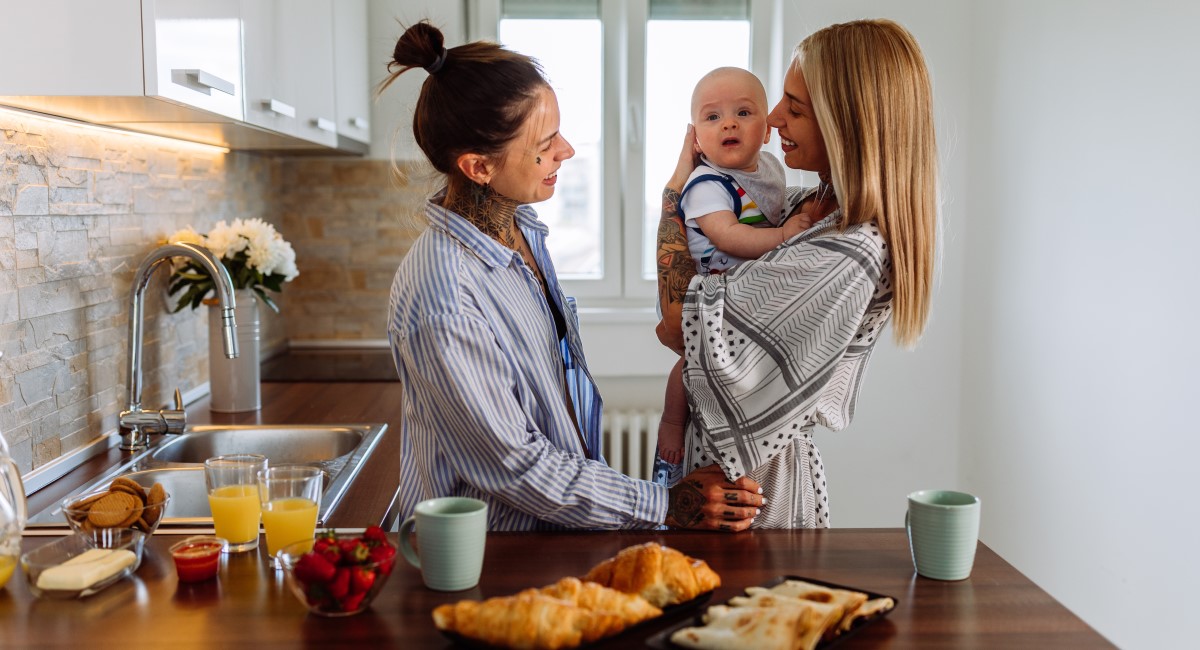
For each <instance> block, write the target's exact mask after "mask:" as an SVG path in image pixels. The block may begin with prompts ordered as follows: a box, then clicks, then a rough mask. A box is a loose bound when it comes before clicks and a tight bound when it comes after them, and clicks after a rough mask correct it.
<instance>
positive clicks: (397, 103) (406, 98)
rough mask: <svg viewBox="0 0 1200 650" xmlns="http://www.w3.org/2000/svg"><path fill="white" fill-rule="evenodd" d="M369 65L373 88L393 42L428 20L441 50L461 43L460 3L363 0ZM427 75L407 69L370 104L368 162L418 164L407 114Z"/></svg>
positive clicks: (418, 152) (383, 75) (382, 75)
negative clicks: (392, 160) (439, 38)
mask: <svg viewBox="0 0 1200 650" xmlns="http://www.w3.org/2000/svg"><path fill="white" fill-rule="evenodd" d="M367 10H368V20H369V21H370V25H369V29H368V38H369V39H370V41H371V43H370V47H369V48H368V59H369V61H368V64H369V65H370V66H371V76H370V79H371V84H372V88H374V87H376V86H377V85H378V84H379V82H380V81H383V79H385V78H386V77H387V75H388V72H387V64H388V61H391V60H392V50H393V49H394V48H395V47H396V39H398V38H400V35H401V34H403V33H404V29H405V28H406V27H408V26H409V25H412V24H413V23H415V22H418V21H420V20H425V19H428V20H429V22H431V23H433V24H434V25H435V26H436V27H438V28H439V29H441V30H442V34H443V35H444V36H445V37H446V47H454V46H456V45H459V44H461V43H462V42H463V34H464V33H465V26H464V25H465V23H464V20H463V8H462V2H459V1H455V2H447V1H446V0H441V1H439V2H433V1H432V0H367ZM427 76H428V75H426V73H425V71H424V70H409V71H408V72H405V73H404V74H402V75H400V78H398V79H397V80H396V81H395V82H394V83H393V84H392V85H391V86H389V87H388V89H387V90H385V91H384V92H383V95H381V96H380V97H378V98H376V99H374V103H373V104H372V105H371V153H370V157H371V158H378V159H383V160H387V159H390V158H392V157H393V154H395V157H396V158H397V159H401V160H423V159H424V156H423V155H422V154H421V150H420V149H419V148H417V145H416V143H415V142H413V137H412V113H413V107H415V106H416V103H417V95H419V94H420V92H421V84H422V83H424V81H425V78H426V77H427Z"/></svg>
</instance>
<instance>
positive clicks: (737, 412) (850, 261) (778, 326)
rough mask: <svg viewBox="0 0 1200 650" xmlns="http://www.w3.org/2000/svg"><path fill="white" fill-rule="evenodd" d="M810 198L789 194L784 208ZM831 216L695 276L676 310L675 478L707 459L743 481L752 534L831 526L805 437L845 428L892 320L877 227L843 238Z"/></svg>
mask: <svg viewBox="0 0 1200 650" xmlns="http://www.w3.org/2000/svg"><path fill="white" fill-rule="evenodd" d="M812 191H813V189H812V188H810V189H808V190H801V189H799V188H789V190H788V205H790V206H794V205H796V204H797V203H798V202H799V201H800V200H802V199H804V198H805V197H807V196H808V195H809V194H810V193H811V192H812ZM840 217H841V212H840V211H837V212H834V213H833V214H831V215H829V216H828V217H827V218H825V219H823V220H822V221H821V222H819V223H817V224H815V225H814V226H813V227H812V228H809V229H808V230H806V231H805V232H803V233H801V234H800V235H797V236H796V237H794V238H793V239H791V240H789V241H788V242H787V243H785V244H784V245H781V246H780V247H779V248H776V249H775V250H772V251H771V252H769V253H767V254H766V255H764V256H762V257H761V258H759V259H757V260H751V261H748V262H745V263H743V264H741V265H739V266H738V267H737V268H735V269H734V270H732V271H730V272H727V273H724V274H719V275H710V276H700V275H697V276H696V277H695V278H693V280H692V284H691V286H690V287H689V290H688V293H687V297H686V298H685V301H684V305H683V331H684V350H685V353H684V358H685V365H684V372H683V379H684V383H685V385H686V386H687V393H688V401H689V403H690V406H691V415H692V417H691V422H690V423H689V426H688V433H687V437H686V439H685V444H684V451H685V456H684V461H683V463H682V467H681V468H680V471H679V472H675V473H674V474H675V476H672V478H673V479H676V480H677V479H678V478H679V477H681V476H682V474H684V473H686V471H691V469H694V468H696V467H700V466H703V465H710V464H714V461H715V463H716V464H719V465H720V466H721V467H722V469H723V470H724V471H725V474H726V475H727V476H728V477H729V478H730V479H731V480H736V479H737V478H739V477H741V476H744V475H749V476H750V477H751V478H754V479H755V480H757V481H758V482H759V483H760V484H762V485H763V493H764V495H765V496H767V497H768V501H767V504H766V505H765V506H764V508H763V509H762V513H761V514H760V515H759V516H758V518H757V519H756V521H755V523H754V526H755V527H769V528H814V527H827V526H828V525H829V511H828V495H827V494H826V492H827V490H826V489H825V469H824V467H823V465H822V464H821V457H820V453H819V452H818V451H817V449H816V447H815V446H814V445H813V444H812V432H813V428H814V426H815V425H817V424H820V425H822V426H825V427H828V428H830V429H833V430H835V431H836V430H840V429H844V428H845V427H846V426H847V425H849V424H850V420H851V418H853V416H854V403H855V400H856V398H857V396H858V391H859V387H860V385H861V381H862V377H863V373H864V372H865V370H866V367H867V360H868V359H869V358H870V356H871V351H872V350H873V349H874V347H875V342H876V340H877V339H878V337H879V334H880V332H881V330H882V329H883V326H884V325H885V324H886V322H887V320H888V318H889V317H890V316H891V312H892V279H891V275H892V268H891V256H890V255H889V254H888V251H887V247H886V245H885V244H884V240H883V238H882V237H881V236H880V234H879V229H878V227H877V226H876V224H875V223H874V222H868V223H864V224H859V225H856V226H851V227H850V228H847V229H846V231H845V232H840V231H838V229H837V227H836V222H837V221H838V220H839V219H840ZM727 296H728V299H727ZM673 482H674V481H671V483H673Z"/></svg>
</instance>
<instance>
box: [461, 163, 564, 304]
mask: <svg viewBox="0 0 1200 650" xmlns="http://www.w3.org/2000/svg"><path fill="white" fill-rule="evenodd" d="M519 205H520V204H519V203H517V202H516V201H514V200H512V199H510V198H508V197H506V196H504V195H502V194H499V193H497V192H496V191H495V190H493V189H492V187H491V185H480V184H478V183H473V182H471V181H468V180H465V179H463V180H462V181H460V182H458V183H455V182H454V181H451V183H450V185H449V187H447V189H446V198H445V199H443V200H442V207H443V208H446V209H447V210H450V211H452V212H457V213H458V214H459V215H461V216H462V217H463V218H464V219H466V220H467V221H469V222H470V223H471V224H472V225H473V226H475V227H476V228H478V229H479V230H480V231H481V232H482V233H483V234H485V235H487V236H488V237H491V238H492V239H494V240H496V241H498V242H500V244H502V245H503V246H505V247H507V248H509V249H511V250H514V251H516V252H517V253H520V255H521V259H522V260H524V261H525V265H526V266H528V267H529V269H530V270H531V271H533V277H534V278H536V279H537V281H538V282H539V283H541V285H542V286H543V287H545V285H546V280H545V278H543V277H542V272H541V269H539V268H538V265H537V260H535V259H534V257H533V251H532V250H531V249H530V248H529V244H528V243H527V242H526V241H525V236H524V235H522V234H521V229H520V228H518V227H517V207H518V206H519Z"/></svg>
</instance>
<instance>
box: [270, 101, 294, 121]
mask: <svg viewBox="0 0 1200 650" xmlns="http://www.w3.org/2000/svg"><path fill="white" fill-rule="evenodd" d="M263 107H264V108H266V109H267V110H268V111H271V112H272V113H277V114H279V115H282V116H284V117H296V107H295V106H292V105H291V104H285V103H283V102H281V101H279V100H278V99H268V100H266V101H264V102H263Z"/></svg>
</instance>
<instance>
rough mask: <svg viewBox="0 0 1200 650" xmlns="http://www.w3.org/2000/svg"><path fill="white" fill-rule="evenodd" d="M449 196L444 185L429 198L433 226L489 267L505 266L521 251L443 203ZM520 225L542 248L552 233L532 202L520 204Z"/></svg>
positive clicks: (427, 210)
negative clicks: (481, 228)
mask: <svg viewBox="0 0 1200 650" xmlns="http://www.w3.org/2000/svg"><path fill="white" fill-rule="evenodd" d="M445 196H446V188H444V187H443V188H442V189H441V190H439V191H438V192H437V193H436V194H434V195H433V196H431V197H429V200H428V201H426V203H425V217H426V218H427V219H428V220H429V225H430V226H432V227H434V228H437V229H438V230H441V231H443V232H445V233H446V234H448V235H449V236H450V237H451V238H453V239H456V240H458V242H459V243H460V244H462V246H463V247H464V248H466V249H467V250H469V251H471V252H473V253H475V255H477V256H478V257H479V259H481V260H483V262H484V263H485V264H487V265H488V266H491V267H494V268H502V267H506V266H508V265H509V264H510V263H512V260H513V256H514V255H517V252H516V251H514V250H512V249H511V248H508V247H507V246H504V245H502V244H501V243H500V242H498V241H496V240H495V239H492V238H491V237H488V236H487V235H485V234H484V233H483V231H481V230H479V229H478V228H476V227H475V225H474V224H472V223H471V222H470V221H467V220H466V219H465V218H463V217H462V216H461V215H459V214H458V213H456V212H453V211H451V210H447V209H446V208H443V207H442V205H441V202H442V199H443V198H445ZM517 226H518V227H519V228H521V230H522V232H524V233H525V236H526V239H527V240H528V241H529V245H530V247H531V248H533V247H540V246H541V242H542V241H543V240H544V239H545V237H546V234H547V233H549V232H550V231H549V229H548V228H547V227H546V224H544V223H542V222H541V221H540V220H538V217H537V212H536V211H535V210H534V209H533V208H532V207H531V206H528V205H521V206H518V207H517ZM530 235H533V236H532V237H531V236H530ZM535 240H537V241H536V242H535Z"/></svg>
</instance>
